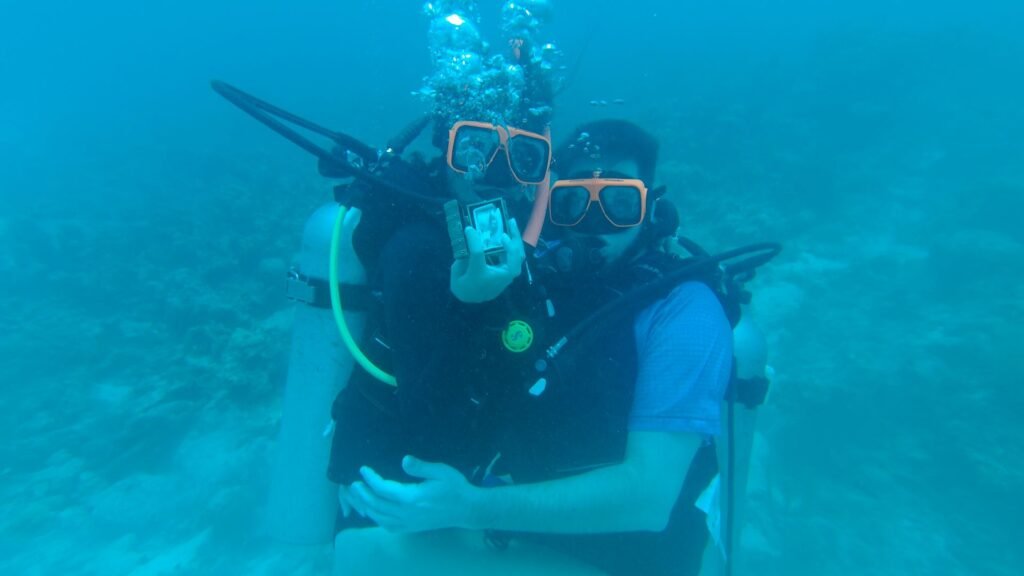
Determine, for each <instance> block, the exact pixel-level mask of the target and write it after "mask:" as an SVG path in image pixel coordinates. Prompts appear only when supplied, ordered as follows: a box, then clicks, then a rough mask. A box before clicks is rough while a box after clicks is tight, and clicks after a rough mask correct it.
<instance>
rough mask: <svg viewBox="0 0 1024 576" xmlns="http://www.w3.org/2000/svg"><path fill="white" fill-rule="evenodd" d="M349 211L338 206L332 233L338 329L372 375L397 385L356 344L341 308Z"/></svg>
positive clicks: (333, 303)
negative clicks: (344, 238) (341, 260)
mask: <svg viewBox="0 0 1024 576" xmlns="http://www.w3.org/2000/svg"><path fill="white" fill-rule="evenodd" d="M347 212H348V208H347V207H345V206H340V205H339V207H338V219H337V220H335V221H334V231H333V232H332V233H331V265H330V274H329V276H330V284H331V310H332V311H333V312H334V321H335V322H337V324H338V331H339V332H341V340H342V341H343V342H344V343H345V347H346V348H348V351H349V354H352V357H353V358H355V360H356V362H358V363H359V365H360V366H362V367H363V370H366V371H367V372H369V373H370V375H371V376H373V377H374V378H376V379H377V380H380V381H381V382H383V383H385V384H387V385H389V386H397V385H398V383H397V382H396V381H395V377H394V376H392V375H391V374H388V373H387V372H385V371H383V370H381V369H380V368H378V367H377V365H376V364H374V363H373V362H371V361H370V359H369V358H367V357H366V354H363V351H362V350H360V349H359V345H358V344H356V341H355V339H353V338H352V333H351V332H349V330H348V323H346V322H345V315H344V313H343V312H342V309H341V287H340V286H339V285H338V247H339V245H340V244H341V229H342V223H343V222H344V220H345V213H347Z"/></svg>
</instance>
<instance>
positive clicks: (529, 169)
mask: <svg viewBox="0 0 1024 576" xmlns="http://www.w3.org/2000/svg"><path fill="white" fill-rule="evenodd" d="M550 154H551V147H550V146H549V145H548V142H547V140H543V139H541V138H534V137H532V136H525V135H522V134H516V135H515V136H513V137H512V138H510V139H509V141H508V159H509V164H510V165H511V166H512V171H513V172H514V173H515V175H516V176H517V177H518V178H519V179H520V180H522V181H523V182H527V183H530V184H538V183H540V182H542V181H543V180H544V177H545V176H546V175H547V173H548V159H549V158H550Z"/></svg>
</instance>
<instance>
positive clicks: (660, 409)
mask: <svg viewBox="0 0 1024 576" xmlns="http://www.w3.org/2000/svg"><path fill="white" fill-rule="evenodd" d="M641 320H642V321H638V323H637V344H638V350H639V352H640V371H639V374H638V381H637V396H636V398H635V399H634V406H633V413H632V414H631V417H630V428H631V431H630V433H629V436H628V438H627V445H626V454H625V456H624V459H623V461H622V462H621V463H618V464H615V465H612V466H608V467H605V468H601V469H597V470H592V471H589V472H586V473H583V474H580V475H577V476H573V477H568V478H561V479H557V480H550V481H546V482H540V483H536V484H523V485H515V486H507V487H500V488H487V489H482V488H476V487H473V486H471V485H470V484H469V483H468V482H467V481H466V479H465V478H464V477H462V475H461V474H459V473H458V472H457V471H455V470H454V469H452V468H451V467H449V466H446V465H444V464H438V463H429V462H422V461H420V460H418V459H415V458H411V457H406V458H405V460H404V461H403V468H404V469H405V471H406V472H407V473H408V474H409V475H411V476H414V477H418V478H423V479H424V482H421V483H419V484H400V483H397V482H393V481H389V480H384V479H383V478H381V477H380V476H379V475H377V474H376V472H374V471H373V470H370V469H368V468H364V469H363V470H362V471H361V472H362V475H363V478H364V480H365V484H364V483H362V482H358V483H356V484H355V485H353V492H354V493H355V494H356V498H355V502H354V503H353V505H354V506H355V508H356V509H357V510H358V511H360V513H364V514H368V515H370V516H371V517H373V518H374V520H376V521H377V522H378V523H379V524H381V525H382V526H385V527H387V528H390V529H393V530H398V531H420V530H432V529H436V528H446V527H465V528H490V529H505V530H520V531H536V532H561V533H580V532H590V533H594V532H612V531H630V530H661V529H662V528H663V527H664V526H665V523H666V522H667V520H668V517H669V515H670V514H671V511H672V508H673V506H674V505H675V502H676V499H677V498H678V495H679V493H680V489H681V487H682V484H683V480H684V479H685V476H686V471H687V469H688V467H689V464H690V461H691V460H692V458H693V455H694V454H695V453H696V450H697V449H698V448H699V446H700V439H701V438H702V437H703V436H705V435H707V434H708V433H714V432H717V428H718V402H719V401H720V399H721V397H722V393H723V391H724V388H725V385H726V383H727V382H728V376H729V370H730V360H731V354H732V340H731V332H730V328H729V324H728V322H727V321H726V320H725V318H724V315H723V314H722V312H721V309H720V308H719V307H718V304H717V301H716V300H715V297H714V295H713V294H712V293H711V292H710V291H709V290H707V288H706V287H704V286H702V285H697V286H690V287H688V288H687V287H681V288H680V289H677V291H676V292H674V294H673V296H672V297H670V298H668V299H667V300H666V301H665V302H664V303H663V304H661V305H658V306H652V307H651V308H650V309H649V310H648V311H647V312H645V314H642V315H641ZM684 351H685V352H686V353H685V354H683V352H684ZM683 359H685V361H681V360H683Z"/></svg>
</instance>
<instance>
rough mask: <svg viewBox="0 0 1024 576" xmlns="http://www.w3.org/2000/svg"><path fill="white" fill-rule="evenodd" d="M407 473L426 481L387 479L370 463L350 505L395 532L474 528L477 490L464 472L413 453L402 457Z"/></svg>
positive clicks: (356, 484)
mask: <svg viewBox="0 0 1024 576" xmlns="http://www.w3.org/2000/svg"><path fill="white" fill-rule="evenodd" d="M402 469H404V470H405V472H406V473H407V474H409V475H410V476H413V477H416V478H422V479H423V482H419V483H416V484H405V483H402V482H395V481H393V480H386V479H384V478H382V477H381V476H380V475H379V474H377V472H375V471H374V470H373V469H372V468H369V467H368V466H363V467H362V468H360V469H359V473H360V474H361V475H362V476H363V482H353V483H352V485H351V487H350V488H349V491H348V496H349V497H350V498H349V501H348V502H349V504H350V505H351V506H352V508H353V509H355V510H356V511H357V512H358V513H359V514H361V515H363V516H368V517H369V518H371V519H372V520H373V521H375V522H376V523H377V524H378V525H380V526H381V527H383V528H385V529H387V530H390V531H392V532H424V531H427V530H438V529H441V528H470V527H471V526H470V516H471V502H472V499H473V493H474V491H476V490H479V488H476V487H475V486H473V485H472V484H470V483H469V482H468V481H467V480H466V477H465V476H463V475H462V473H461V472H459V471H458V470H456V469H455V468H452V467H451V466H448V465H447V464H442V463H439V462H424V461H422V460H419V459H418V458H414V457H412V456H406V457H405V458H403V459H402Z"/></svg>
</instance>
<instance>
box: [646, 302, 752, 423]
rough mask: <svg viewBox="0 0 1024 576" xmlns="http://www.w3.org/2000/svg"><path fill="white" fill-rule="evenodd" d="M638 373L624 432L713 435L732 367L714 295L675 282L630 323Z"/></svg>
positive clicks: (729, 340)
mask: <svg viewBox="0 0 1024 576" xmlns="http://www.w3.org/2000/svg"><path fill="white" fill-rule="evenodd" d="M634 330H635V335H636V344H637V361H638V366H639V369H638V372H637V382H636V395H635V397H634V400H633V408H632V411H631V412H630V416H629V429H630V430H645V431H659V432H694V433H697V434H702V435H716V434H718V432H719V425H720V420H721V402H722V399H723V398H724V396H725V390H726V387H727V386H728V384H729V376H730V373H731V371H732V328H731V327H730V326H729V321H728V319H727V318H726V317H725V313H724V312H723V311H722V307H721V305H720V304H719V303H718V299H717V298H716V297H715V295H714V293H712V292H711V290H710V289H709V288H708V287H707V286H705V285H704V284H701V283H698V282H687V283H685V284H682V285H680V286H678V287H677V288H676V289H675V290H673V291H672V292H670V293H669V295H668V296H666V297H665V298H663V299H661V300H659V301H657V302H655V303H654V304H652V305H650V306H648V307H647V308H646V309H645V310H643V311H642V312H641V313H640V315H639V316H638V317H637V319H636V322H635V323H634Z"/></svg>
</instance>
